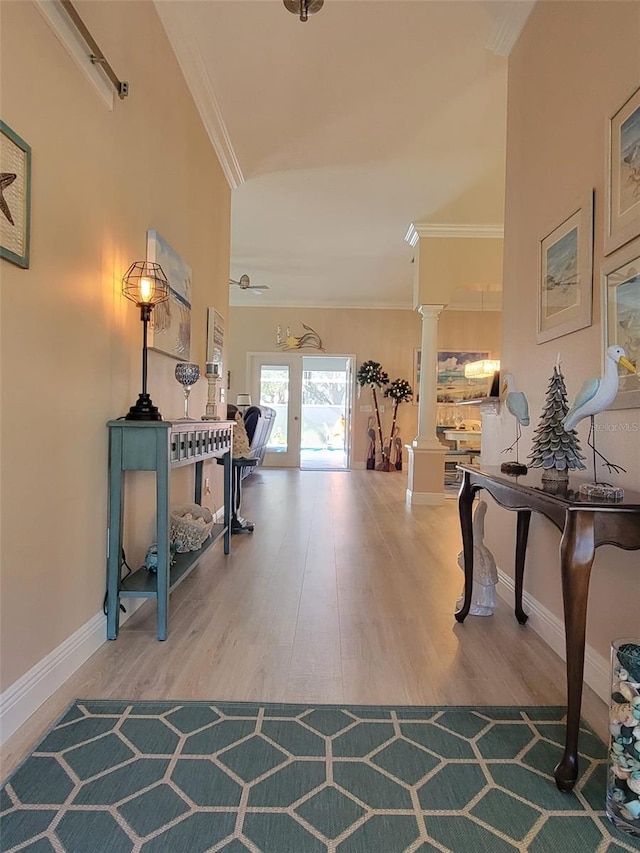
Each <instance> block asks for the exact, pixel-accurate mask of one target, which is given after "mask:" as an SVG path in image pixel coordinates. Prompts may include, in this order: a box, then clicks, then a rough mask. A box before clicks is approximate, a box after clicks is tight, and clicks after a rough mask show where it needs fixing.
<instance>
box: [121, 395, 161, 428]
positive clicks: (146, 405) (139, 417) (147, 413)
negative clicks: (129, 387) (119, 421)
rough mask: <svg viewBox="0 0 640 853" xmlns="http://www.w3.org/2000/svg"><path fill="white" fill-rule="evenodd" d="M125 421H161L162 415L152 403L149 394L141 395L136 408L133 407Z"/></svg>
mask: <svg viewBox="0 0 640 853" xmlns="http://www.w3.org/2000/svg"><path fill="white" fill-rule="evenodd" d="M124 419H125V421H161V420H162V415H161V414H160V412H159V411H158V409H157V407H156V406H154V405H153V403H152V402H151V397H150V396H149V395H148V394H140V395H139V396H138V400H137V402H136V404H135V406H131V408H130V409H129V413H128V414H127V415H125V417H124Z"/></svg>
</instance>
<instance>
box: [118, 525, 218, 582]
mask: <svg viewBox="0 0 640 853" xmlns="http://www.w3.org/2000/svg"><path fill="white" fill-rule="evenodd" d="M226 529H227V528H226V527H225V526H224V524H214V525H213V528H212V530H211V536H209V537H208V538H207V539H206V540H205V542H204V544H203V545H202V547H201V548H199V549H198V550H197V551H186V552H185V553H184V554H176V555H175V559H174V563H173V565H172V566H171V567H170V569H169V592H171V591H172V590H173V589H175V588H176V587H177V586H178V584H179V583H180V581H182V580H184V578H186V577H187V575H188V574H189V573H190V572H191V570H192V569H195V567H196V566H197V564H198V563H199V562H200V560H201V558H202V557H203V556H204V554H205V553H206V552H207V551H208V550H209V548H211V546H212V545H214V544H215V543H216V542H217V541H218V540H219V539H220V538H221V537H222V536H224V534H225V532H226ZM157 586H158V584H157V573H156V572H149V571H147V569H146V568H145V567H144V566H142V567H141V568H139V569H136V571H135V572H133V573H132V574H130V575H128V576H127V577H126V578H124V579H123V581H122V583H121V586H120V597H121V598H157V597H158V590H157Z"/></svg>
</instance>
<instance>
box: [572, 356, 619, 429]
mask: <svg viewBox="0 0 640 853" xmlns="http://www.w3.org/2000/svg"><path fill="white" fill-rule="evenodd" d="M619 364H621V365H622V366H623V367H625V368H626V369H627V370H628V371H629V373H636V369H635V367H634V366H633V364H632V363H631V362H630V361H629V359H628V358H627V357H626V355H625V352H624V350H623V349H622V347H619V346H611V347H608V348H607V352H606V358H605V366H604V376H603V377H602V378H601V379H598V378H597V377H595V376H594V377H592V378H591V379H585V381H584V382H583V384H582V388H581V389H580V391H579V392H578V396H577V397H576V399H575V400H574V401H573V406H572V407H571V408H570V409H569V411H568V412H567V414H566V415H565V418H564V420H563V422H562V425H563V426H564V428H565V429H566V430H567V431H568V430H570V429H574V428H575V427H576V425H577V424H579V423H580V421H581V420H582V419H583V418H588V417H589V416H590V415H597V414H598V413H599V412H604V410H605V409H607V408H608V407H609V406H610V405H611V403H613V401H614V400H615V397H616V394H617V393H618V365H619Z"/></svg>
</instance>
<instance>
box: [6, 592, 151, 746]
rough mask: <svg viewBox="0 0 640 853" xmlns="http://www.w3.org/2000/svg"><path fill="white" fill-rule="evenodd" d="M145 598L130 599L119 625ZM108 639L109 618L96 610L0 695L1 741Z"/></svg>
mask: <svg viewBox="0 0 640 853" xmlns="http://www.w3.org/2000/svg"><path fill="white" fill-rule="evenodd" d="M147 600H148V599H146V598H129V599H127V612H126V614H123V618H122V619H121V620H120V624H124V622H126V621H127V619H129V617H130V616H131V615H132V614H133V613H135V611H136V610H137V609H138V608H139V607H141V606H142V605H143V604H144V602H145V601H147ZM106 638H107V617H106V616H105V615H104V614H103V613H96V615H95V616H93V617H92V618H91V619H89V621H88V622H85V624H84V625H82V626H81V627H80V628H78V630H77V631H76V632H75V633H73V634H72V635H71V636H70V637H67V639H66V640H64V642H62V643H60V645H59V646H58V647H57V648H55V649H54V650H53V651H52V652H49V654H48V655H46V657H44V658H42V660H41V661H39V662H38V663H37V664H36V665H35V666H32V667H31V669H30V670H29V671H28V672H25V674H24V675H23V676H21V677H20V678H19V679H18V680H17V681H14V683H13V684H11V685H10V686H9V687H7V689H6V690H5V691H4V692H3V693H2V694H0V743H4V742H5V741H6V740H8V738H10V737H11V735H12V734H13V733H14V732H15V731H17V730H18V729H19V728H20V726H21V725H22V724H23V723H25V722H26V721H27V720H28V719H29V717H30V716H31V715H32V714H33V713H35V711H37V710H38V708H39V707H40V705H42V704H43V702H46V700H47V699H48V698H49V697H50V696H52V695H53V694H54V693H55V691H56V690H57V689H58V688H59V687H61V686H62V685H63V684H64V682H65V681H66V680H67V679H68V678H70V677H71V676H72V675H73V673H74V672H75V671H76V670H77V669H79V668H80V667H81V666H82V664H83V663H85V661H87V660H88V659H89V658H90V657H91V655H92V654H93V653H94V652H96V651H97V650H98V649H99V648H100V646H101V645H102V644H103V643H105V642H106Z"/></svg>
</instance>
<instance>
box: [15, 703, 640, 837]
mask: <svg viewBox="0 0 640 853" xmlns="http://www.w3.org/2000/svg"><path fill="white" fill-rule="evenodd" d="M563 715H564V709H562V708H546V707H545V708H535V707H526V708H508V707H500V708H495V707H494V708H484V707H478V708H475V709H474V708H457V707H444V708H416V707H395V708H392V707H373V706H351V705H349V706H347V705H345V706H333V705H332V706H327V705H323V706H317V707H313V706H308V705H265V704H251V703H230V702H213V703H207V702H125V701H123V702H116V701H94V700H90V701H78V702H76V703H74V705H73V706H72V707H71V708H70V709H69V710H68V711H67V713H66V714H65V715H64V717H63V718H62V719H61V720H60V722H59V723H58V724H57V725H56V726H55V727H54V728H53V729H52V730H51V731H50V732H49V733H48V734H47V735H46V737H45V738H44V739H43V740H42V742H41V743H40V744H39V746H38V747H37V748H36V750H35V751H34V752H33V753H32V754H31V755H30V756H29V758H28V759H26V761H25V762H24V763H23V764H22V765H21V766H20V767H19V768H18V769H17V770H16V771H15V773H14V774H13V775H12V776H11V778H10V779H9V780H8V782H7V783H6V784H5V786H4V787H3V788H2V792H1V801H0V849H1V850H2V851H4V853H9V851H18V850H26V851H31V853H54V851H55V853H61V852H62V853H174V851H175V853H205V851H208V853H214V851H224V853H515V851H526V853H623V851H638V850H640V842H638V841H636V840H634V839H633V838H631V837H630V836H628V835H625V834H624V833H622V832H620V831H618V830H617V829H616V828H615V827H613V826H612V825H611V824H610V823H609V821H608V820H607V819H606V817H605V815H604V801H605V782H606V749H605V747H604V745H603V743H602V742H601V741H600V740H599V739H598V738H597V737H596V736H595V735H594V734H593V732H591V731H590V730H589V729H588V728H587V727H586V726H583V727H582V730H581V733H580V753H581V760H580V778H579V781H578V784H577V785H576V788H575V790H574V791H573V792H572V793H568V794H567V793H565V794H562V793H560V792H559V791H558V790H557V789H556V786H555V783H554V779H553V768H554V766H555V764H556V762H557V761H558V759H559V758H560V756H561V754H562V748H561V744H562V743H563V742H564V722H563V719H564V718H563Z"/></svg>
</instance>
